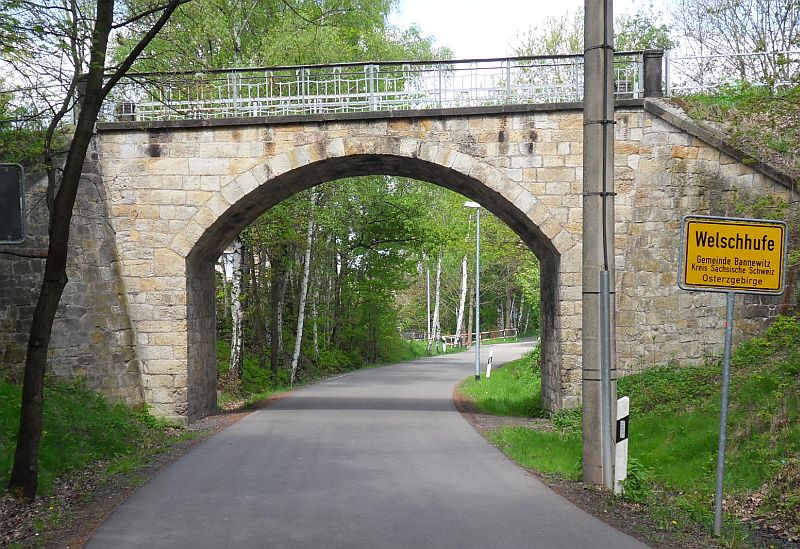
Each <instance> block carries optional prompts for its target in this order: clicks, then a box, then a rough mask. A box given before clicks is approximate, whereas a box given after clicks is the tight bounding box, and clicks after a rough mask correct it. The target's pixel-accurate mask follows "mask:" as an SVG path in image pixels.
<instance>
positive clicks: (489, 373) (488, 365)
mask: <svg viewBox="0 0 800 549" xmlns="http://www.w3.org/2000/svg"><path fill="white" fill-rule="evenodd" d="M493 358H494V351H489V360H488V362H486V377H487V378H489V377H492V359H493Z"/></svg>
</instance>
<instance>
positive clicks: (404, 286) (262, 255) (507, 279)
mask: <svg viewBox="0 0 800 549" xmlns="http://www.w3.org/2000/svg"><path fill="white" fill-rule="evenodd" d="M312 197H313V198H312ZM463 203H464V198H463V197H461V196H459V195H456V194H455V193H452V192H450V191H446V190H444V189H441V188H438V187H434V186H432V185H429V184H424V183H421V182H416V181H412V180H406V179H400V178H389V177H363V178H355V179H344V180H340V181H335V182H331V183H326V184H324V185H320V186H318V187H315V188H314V189H313V190H309V191H304V192H302V193H299V194H297V195H295V196H293V197H291V198H289V199H287V200H285V201H283V202H281V203H280V204H278V205H277V206H275V207H274V208H272V209H271V210H269V211H267V212H266V213H265V214H263V215H262V216H261V217H260V218H259V219H257V220H256V221H255V222H254V223H253V224H252V225H251V226H250V227H248V228H247V229H246V230H245V231H244V232H243V234H242V240H243V241H244V242H246V245H245V247H246V248H249V250H250V251H249V252H248V253H245V257H250V258H252V259H250V260H246V261H245V263H248V268H246V269H244V273H245V274H244V276H245V279H244V281H243V284H242V287H243V288H245V289H246V290H245V293H244V294H243V295H242V296H241V297H240V300H241V302H242V304H243V306H244V319H245V322H244V330H243V334H244V349H245V352H244V354H245V356H246V357H249V359H246V360H245V362H246V363H249V365H250V366H249V368H250V369H251V370H250V371H249V373H248V371H247V370H246V371H245V378H244V380H243V383H244V385H245V386H247V385H248V384H249V383H250V379H249V378H248V376H252V375H253V370H252V369H253V368H258V369H259V370H261V371H263V374H258V375H259V376H263V375H267V370H266V362H267V361H266V357H267V355H269V356H270V357H271V363H272V369H271V371H270V373H269V375H270V376H271V377H273V379H275V380H276V381H278V382H281V383H286V382H290V381H292V380H293V379H294V380H304V379H308V378H309V377H311V376H312V375H314V374H318V373H320V372H330V371H336V370H337V369H338V368H341V367H344V368H348V367H355V366H359V365H361V364H364V363H375V362H379V361H382V360H388V359H391V358H393V357H395V356H396V354H397V352H398V349H399V348H400V346H401V343H400V340H401V331H405V330H410V331H415V332H425V331H426V326H427V325H428V319H427V318H426V314H427V308H426V271H427V270H430V274H431V281H430V282H431V294H432V295H431V298H432V306H433V307H432V309H433V311H432V312H433V316H434V318H432V319H431V326H432V328H431V332H432V333H431V334H430V335H431V341H430V343H431V347H433V345H435V344H439V343H440V340H439V335H442V334H454V333H456V332H457V331H459V318H458V317H459V311H461V313H460V314H461V322H462V323H463V320H464V318H463V317H464V316H466V315H465V314H464V313H465V309H467V308H469V306H468V305H465V304H464V302H463V301H464V296H465V294H467V293H468V292H467V290H469V292H474V263H473V262H471V261H469V262H465V261H464V258H465V255H466V254H467V252H468V251H471V253H472V254H474V246H475V241H474V225H470V223H471V222H470V219H469V214H470V212H471V211H469V210H466V209H465V208H463ZM481 221H482V227H481V230H482V250H483V253H482V261H483V264H484V267H483V273H482V285H483V286H484V287H485V289H484V290H482V292H481V293H482V297H481V301H482V311H483V312H482V316H483V318H484V323H483V326H484V329H497V328H500V327H508V328H511V327H517V328H519V329H520V330H522V329H523V328H524V327H525V325H526V324H528V325H529V326H530V328H535V327H536V326H537V323H538V315H539V309H538V293H539V288H538V264H537V262H536V259H535V256H534V255H533V254H532V253H531V252H530V251H529V250H528V249H527V248H526V247H525V246H524V245H522V244H521V243H520V241H519V238H518V237H517V236H516V235H514V234H513V233H512V232H511V231H510V230H509V229H508V228H507V227H505V226H504V225H502V224H501V223H500V222H499V221H498V220H497V219H495V218H494V217H493V216H491V215H490V214H488V213H484V214H483V218H482V220H481ZM484 226H485V228H484ZM465 236H467V237H468V238H467V239H465ZM231 251H232V250H231ZM420 266H421V267H422V269H420V268H419V267H420ZM465 266H466V267H467V269H468V272H466V271H462V268H463V267H465ZM437 271H439V275H438V277H437ZM228 276H230V273H228ZM467 277H469V281H467V280H465V279H466V278H467ZM436 278H438V279H439V283H438V287H439V292H438V293H439V299H438V300H437V299H436V296H435V294H436V285H437V284H436ZM467 285H468V286H469V288H466V286H467ZM470 299H471V294H470ZM218 300H219V302H218V310H219V311H224V310H225V309H224V307H225V305H224V300H225V297H224V294H223V293H219V294H218ZM436 301H438V303H439V305H438V310H439V314H438V322H437V319H436V316H437V315H436V313H435V312H434V311H435V309H436ZM468 314H469V316H470V317H471V315H472V311H471V310H469V313H468ZM265 316H266V317H269V318H268V319H267V318H265ZM526 321H527V322H526ZM219 322H220V334H221V335H222V336H223V337H227V335H228V334H229V333H230V332H229V330H230V328H229V326H230V316H229V315H220V317H219ZM437 325H438V326H440V328H436V326H437ZM259 326H261V327H263V326H269V330H268V331H267V332H268V333H266V334H265V333H264V332H263V331H262V329H263V328H259ZM464 329H466V331H467V332H470V331H471V330H472V327H471V326H462V327H461V330H464ZM266 340H268V341H269V344H268V345H265V344H264V342H265V341H266ZM284 340H285V341H286V342H287V344H286V349H287V350H284V349H283V345H282V343H280V342H282V341H284ZM431 350H432V349H431ZM220 358H221V359H224V357H220ZM248 361H249V362H248Z"/></svg>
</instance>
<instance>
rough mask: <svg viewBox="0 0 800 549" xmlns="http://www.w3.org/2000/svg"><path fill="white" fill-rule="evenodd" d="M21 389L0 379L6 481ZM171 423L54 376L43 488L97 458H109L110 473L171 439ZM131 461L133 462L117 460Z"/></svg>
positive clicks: (0, 446) (1, 469)
mask: <svg viewBox="0 0 800 549" xmlns="http://www.w3.org/2000/svg"><path fill="white" fill-rule="evenodd" d="M20 399H21V388H20V387H19V386H17V385H14V384H12V383H8V382H0V483H2V484H3V485H5V484H6V483H7V481H8V475H9V472H10V470H11V464H12V462H13V458H14V449H15V446H16V444H15V441H16V435H17V429H18V428H19V407H20ZM169 426H170V425H169V424H168V423H167V422H165V421H164V420H161V419H157V418H154V417H153V416H152V415H151V414H150V413H149V411H148V409H147V408H146V407H142V408H139V409H136V410H134V409H131V408H129V407H127V406H125V405H123V404H121V403H118V404H109V403H108V402H107V401H106V400H105V399H104V398H103V397H102V396H100V395H99V394H98V393H95V392H94V391H92V390H90V389H89V388H87V387H86V385H85V383H84V382H83V381H75V382H72V383H63V382H56V381H50V382H48V384H47V386H46V388H45V397H44V426H43V432H42V443H41V448H40V451H39V492H40V493H43V494H44V493H48V492H49V491H50V489H51V487H52V485H53V482H54V480H55V479H56V478H58V477H59V476H61V475H63V474H65V473H68V472H69V471H73V470H76V469H80V468H82V467H85V466H86V465H88V464H90V463H92V462H95V461H98V460H111V461H112V468H111V469H110V472H111V473H113V472H116V471H117V470H122V469H126V468H128V467H129V466H130V464H132V463H134V462H136V463H139V462H141V461H142V459H144V458H143V457H142V455H143V453H145V452H146V450H147V448H149V447H152V446H153V445H154V444H156V443H159V444H164V443H165V441H166V440H167V439H168V438H169V437H166V436H165V435H164V434H163V432H164V430H165V429H166V428H167V427H169ZM117 462H120V463H123V462H127V463H128V464H129V466H124V465H123V466H120V467H121V468H120V467H118V466H117V465H114V464H115V463H117Z"/></svg>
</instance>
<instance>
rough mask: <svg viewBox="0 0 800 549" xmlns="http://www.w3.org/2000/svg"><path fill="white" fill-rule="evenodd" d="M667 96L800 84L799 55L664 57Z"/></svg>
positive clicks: (672, 55) (791, 53)
mask: <svg viewBox="0 0 800 549" xmlns="http://www.w3.org/2000/svg"><path fill="white" fill-rule="evenodd" d="M664 76H665V78H664V93H665V95H667V96H674V95H682V94H688V93H698V92H708V91H714V90H716V89H719V88H720V87H722V86H724V85H727V84H736V83H740V82H747V83H749V84H752V85H756V86H769V87H771V88H773V89H778V88H781V87H786V86H796V85H798V84H800V51H781V52H757V53H737V54H720V55H702V56H699V55H695V56H679V55H676V54H675V53H674V52H670V51H667V52H665V55H664Z"/></svg>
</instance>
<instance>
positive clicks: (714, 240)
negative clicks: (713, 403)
mask: <svg viewBox="0 0 800 549" xmlns="http://www.w3.org/2000/svg"><path fill="white" fill-rule="evenodd" d="M787 238H788V231H787V230H786V223H783V222H782V221H770V220H766V219H739V218H724V217H711V216H699V215H687V216H685V217H684V218H683V231H682V234H681V265H680V269H679V271H678V285H679V286H680V287H681V288H682V289H684V290H691V291H700V292H725V293H726V295H727V300H726V304H727V306H726V311H725V350H724V352H723V358H722V398H721V402H720V420H719V446H718V450H717V479H716V490H715V494H714V534H715V535H717V536H719V535H720V532H721V530H722V491H723V490H722V487H723V480H724V478H725V443H726V431H727V424H728V390H729V387H730V363H731V341H732V339H733V306H734V301H735V298H736V294H737V293H750V294H770V295H780V294H782V293H783V290H784V285H785V279H786V260H785V258H786V249H787V246H786V242H787Z"/></svg>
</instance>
